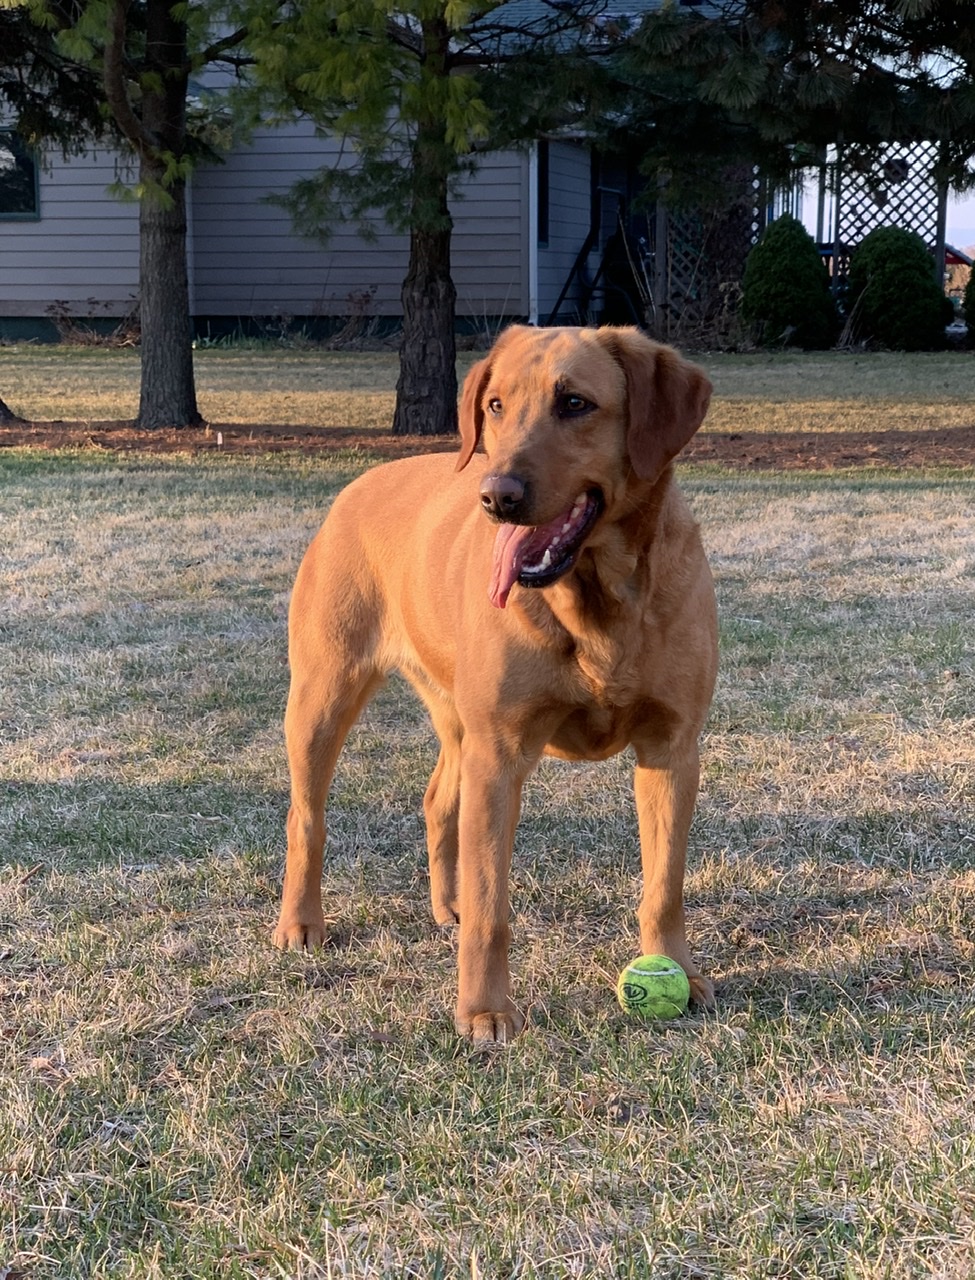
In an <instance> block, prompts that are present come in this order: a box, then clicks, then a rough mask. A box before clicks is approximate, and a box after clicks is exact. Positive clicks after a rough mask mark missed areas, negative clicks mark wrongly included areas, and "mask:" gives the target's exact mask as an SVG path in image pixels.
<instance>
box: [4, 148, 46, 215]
mask: <svg viewBox="0 0 975 1280" xmlns="http://www.w3.org/2000/svg"><path fill="white" fill-rule="evenodd" d="M39 216H40V205H39V202H38V195H37V160H36V157H35V155H34V152H33V151H32V150H31V148H30V147H28V146H26V145H25V144H24V143H23V141H22V140H21V139H20V138H19V137H18V136H17V134H16V133H14V132H13V130H12V129H0V219H2V220H5V221H7V220H11V219H14V218H37V217H39Z"/></svg>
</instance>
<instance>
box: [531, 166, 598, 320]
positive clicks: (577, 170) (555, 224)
mask: <svg viewBox="0 0 975 1280" xmlns="http://www.w3.org/2000/svg"><path fill="white" fill-rule="evenodd" d="M548 157H549V158H548V165H549V218H548V221H549V233H548V243H547V244H540V245H539V247H538V318H539V321H540V323H542V324H544V323H545V322H546V320H547V319H548V317H549V314H550V312H551V311H552V308H553V307H554V306H555V304H556V302H557V301H558V297H559V294H560V293H561V292H562V288H563V286H564V284H565V282H566V280H567V278H568V276H569V273H570V271H571V270H572V267H573V264H574V263H575V260H576V257H577V256H578V254H579V250H580V249H581V248H582V246H583V244H584V243H585V240H586V236H587V235H588V234H589V219H590V176H589V174H590V152H589V148H588V147H587V146H583V145H580V144H578V143H574V142H556V141H552V142H550V143H549V150H548ZM578 303H579V290H578V281H573V283H572V287H571V288H570V290H569V293H568V294H567V296H566V297H565V299H564V300H563V302H562V304H561V306H560V307H559V314H558V317H557V318H558V319H559V320H561V321H563V322H574V323H577V324H578V323H579V322H580V320H584V319H585V317H580V315H579V309H578Z"/></svg>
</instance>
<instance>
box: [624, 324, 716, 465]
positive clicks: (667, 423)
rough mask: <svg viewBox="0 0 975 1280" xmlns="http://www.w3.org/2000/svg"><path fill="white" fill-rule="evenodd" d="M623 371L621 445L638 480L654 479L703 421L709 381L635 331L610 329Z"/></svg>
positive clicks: (707, 401)
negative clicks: (624, 402) (624, 407)
mask: <svg viewBox="0 0 975 1280" xmlns="http://www.w3.org/2000/svg"><path fill="white" fill-rule="evenodd" d="M608 334H609V342H610V345H611V348H612V350H613V354H614V355H615V357H616V359H617V360H618V361H619V362H620V364H621V365H622V366H623V372H624V373H625V375H626V398H627V405H628V415H629V419H628V424H627V432H626V447H627V452H628V453H629V455H630V462H631V463H632V465H633V470H634V471H635V472H636V474H637V475H638V476H639V477H640V479H641V480H654V479H656V478H657V476H659V475H660V473H661V472H662V471H663V469H664V467H666V465H667V464H668V462H670V461H671V460H672V459H673V458H676V456H677V455H678V453H680V451H681V449H683V447H684V445H685V444H687V442H688V440H690V438H691V436H692V435H693V434H694V432H695V431H696V430H697V429H698V427H699V426H700V425H701V423H702V422H703V421H704V415H705V414H706V413H707V411H708V405H709V404H710V402H711V383H710V381H709V379H708V378H707V376H706V374H705V373H704V371H703V370H702V369H699V368H698V367H697V365H694V364H691V363H690V362H689V361H688V360H685V359H683V357H681V356H679V355H678V354H677V352H676V351H674V349H673V348H672V347H665V346H662V345H661V344H660V343H659V342H652V341H651V340H650V339H649V338H646V337H644V335H643V334H642V333H641V332H640V331H639V329H615V330H609V331H608Z"/></svg>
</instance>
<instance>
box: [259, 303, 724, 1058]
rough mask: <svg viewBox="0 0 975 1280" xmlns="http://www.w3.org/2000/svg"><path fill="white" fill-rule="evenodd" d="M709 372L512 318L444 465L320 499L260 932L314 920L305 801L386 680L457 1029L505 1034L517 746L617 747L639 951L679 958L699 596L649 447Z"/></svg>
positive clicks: (424, 460) (397, 472) (301, 927)
mask: <svg viewBox="0 0 975 1280" xmlns="http://www.w3.org/2000/svg"><path fill="white" fill-rule="evenodd" d="M710 394H711V384H710V383H709V382H708V380H707V378H706V377H705V375H704V373H703V372H702V371H701V370H700V369H698V368H696V367H695V366H694V365H692V364H688V363H687V362H686V361H685V360H683V359H682V358H681V357H680V356H679V355H677V353H676V352H675V351H673V350H671V349H670V348H669V347H665V346H661V345H659V344H657V343H655V342H651V341H650V340H649V339H647V338H645V337H644V336H643V335H642V334H641V333H640V332H639V331H638V330H636V329H614V328H603V329H570V328H565V329H561V328H558V329H534V328H528V327H523V326H515V327H512V328H510V329H507V330H506V331H505V332H504V333H502V335H501V337H500V338H499V339H498V341H497V343H496V344H495V346H494V348H493V350H492V351H491V352H490V354H489V355H488V356H487V358H486V359H484V360H482V361H480V363H478V364H476V365H475V366H474V367H473V368H472V369H471V371H470V373H469V374H468V377H467V379H466V382H465V384H464V389H463V396H462V400H461V420H460V428H461V449H460V453H459V455H457V456H456V457H454V456H451V455H449V454H432V455H428V456H425V457H416V458H406V459H403V460H401V461H398V462H391V463H388V464H386V465H384V466H379V467H376V468H375V469H374V470H372V471H369V472H368V473H366V474H365V475H363V476H361V477H360V478H359V479H357V480H356V481H354V482H353V483H352V484H350V485H349V486H348V488H347V489H345V490H344V491H343V492H342V493H341V494H340V495H339V497H338V498H337V499H336V501H335V503H334V505H333V507H332V509H331V512H330V514H329V516H328V519H327V520H326V521H325V523H324V525H323V526H322V528H321V530H320V531H319V533H318V535H317V537H316V538H315V540H314V541H313V542H312V544H311V546H310V547H309V549H308V552H307V554H306V556H305V558H304V561H303V563H302V565H301V568H300V570H299V572H298V577H297V580H296V582H295V589H294V596H293V599H292V603H291V616H290V660H291V692H290V696H289V699H288V709H287V716H286V720H285V729H286V733H287V744H288V759H289V763H290V767H291V779H292V791H291V808H290V811H289V813H288V858H287V867H286V872H285V880H284V894H283V899H282V903H281V914H280V919H279V920H278V925H277V928H276V930H275V933H274V942H275V943H276V945H277V946H279V947H282V948H290V949H301V948H304V947H308V948H313V947H318V946H320V945H321V944H322V942H323V941H324V939H325V936H326V927H325V919H324V915H323V912H322V900H321V877H322V856H323V846H324V841H325V800H326V795H327V792H328V787H329V783H330V780H331V777H332V772H333V769H334V766H335V762H336V758H337V756H338V754H339V751H340V749H341V747H342V744H343V742H344V740H345V737H346V735H347V733H348V731H349V729H350V728H351V726H352V724H353V722H354V721H355V719H356V717H357V716H358V715H359V713H360V711H361V710H362V708H363V706H364V705H365V703H366V701H367V699H368V698H369V697H370V695H371V694H372V693H373V692H374V691H375V690H376V688H377V686H378V685H379V684H380V683H381V682H382V680H383V678H384V677H385V676H386V674H387V673H388V672H389V671H391V670H392V669H394V668H397V669H398V670H400V671H401V672H402V673H403V674H404V675H405V676H406V678H407V679H408V680H410V681H411V683H412V684H413V685H414V687H415V688H416V690H417V692H418V693H419V695H420V697H421V698H422V699H423V701H424V702H425V703H426V705H427V707H428V709H429V712H430V716H431V719H432V720H433V724H434V727H435V728H436V731H437V734H438V735H439V738H440V744H441V747H440V758H439V760H438V762H437V767H436V769H435V770H434V773H433V777H432V778H431V780H430V785H429V787H428V789H427V793H426V796H425V799H424V813H425V816H426V825H427V845H428V849H429V857H430V884H431V892H432V899H433V914H434V916H435V918H436V919H437V920H438V921H439V922H440V923H442V924H454V923H458V924H459V930H460V932H459V937H458V967H459V990H458V999H457V1010H456V1026H457V1029H458V1031H459V1032H460V1033H461V1034H462V1035H465V1036H469V1037H471V1038H472V1039H473V1040H474V1041H476V1042H487V1041H495V1040H502V1041H503V1040H509V1039H511V1038H512V1037H513V1036H515V1035H517V1033H518V1032H519V1031H520V1030H521V1028H522V1026H523V1021H524V1020H523V1018H522V1016H521V1015H520V1014H519V1012H518V1010H517V1009H516V1007H515V1005H514V1003H513V1001H512V996H511V984H510V978H509V970H508V940H509V925H508V915H509V905H508V875H509V869H510V864H511V853H512V844H513V841H514V834H515V825H516V823H517V821H518V812H519V805H520V800H521V791H522V785H523V783H524V781H525V779H526V778H527V776H528V774H529V773H530V772H531V771H532V769H533V768H534V766H535V764H536V763H537V761H538V759H539V757H541V756H542V755H554V756H561V757H562V758H563V759H568V760H603V759H605V758H607V757H608V756H611V755H614V754H616V753H617V752H620V751H622V750H623V749H624V748H625V747H632V748H633V751H634V754H635V756H636V780H635V787H636V809H637V817H638V820H639V831H640V847H641V851H642V861H643V880H644V887H643V897H642V901H641V904H640V909H639V920H640V945H641V947H642V950H643V952H644V953H647V952H653V953H662V954H666V955H668V956H670V957H672V958H673V959H674V960H677V961H679V963H680V964H681V965H682V966H683V967H684V969H685V970H686V971H687V974H688V977H689V978H690V982H691V991H692V994H693V997H694V998H695V999H696V1000H698V1001H701V1002H703V1003H706V1004H710V1003H712V1002H713V999H714V995H713V989H712V987H711V984H710V983H709V982H708V981H707V980H706V979H705V978H703V977H702V976H701V974H700V973H699V971H698V969H697V967H696V966H695V964H694V961H693V960H692V958H691V954H690V951H689V949H688V944H687V938H686V934H685V926H684V903H683V880H684V861H685V854H686V843H687V833H688V828H689V825H690V821H691V813H692V810H693V807H694V802H695V798H696V795H697V786H698V746H697V742H698V736H699V734H700V731H701V727H702V725H703V723H704V718H705V715H706V713H707V709H708V705H709V702H710V699H711V694H712V689H713V685H714V678H715V669H716V661H717V657H716V655H717V641H716V623H715V606H714V592H713V587H712V582H711V575H710V573H709V570H708V566H707V563H706V561H705V557H704V552H703V549H702V547H701V541H700V538H699V535H698V529H697V525H696V524H695V522H694V520H693V519H692V517H691V515H690V512H689V511H688V508H687V505H686V503H685V501H684V499H683V497H682V496H681V494H680V493H679V491H678V489H677V487H676V485H675V483H674V480H673V475H672V472H673V468H672V465H671V464H672V460H673V459H674V457H675V456H676V454H677V453H678V452H679V451H680V449H681V448H682V447H683V446H684V445H685V444H686V443H687V441H688V440H689V439H690V438H691V436H692V435H693V434H694V432H695V431H696V430H697V428H698V427H699V426H700V424H701V421H702V420H703V418H704V415H705V413H706V412H707V407H708V401H709V399H710Z"/></svg>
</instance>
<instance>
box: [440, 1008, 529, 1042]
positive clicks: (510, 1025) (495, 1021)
mask: <svg viewBox="0 0 975 1280" xmlns="http://www.w3.org/2000/svg"><path fill="white" fill-rule="evenodd" d="M524 1025H525V1019H524V1018H523V1017H522V1016H521V1014H520V1013H519V1012H518V1011H517V1009H515V1008H514V1007H512V1008H511V1009H510V1010H508V1011H507V1012H506V1013H471V1014H464V1013H460V1012H459V1011H458V1013H457V1016H456V1017H455V1018H454V1026H455V1027H456V1028H457V1033H458V1035H462V1036H464V1037H466V1039H468V1040H470V1041H471V1042H472V1043H473V1044H474V1046H475V1047H476V1048H480V1049H487V1048H489V1047H491V1046H493V1045H496V1044H510V1042H511V1041H512V1040H514V1038H515V1036H517V1035H519V1034H520V1032H521V1031H522V1029H523V1027H524Z"/></svg>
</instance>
